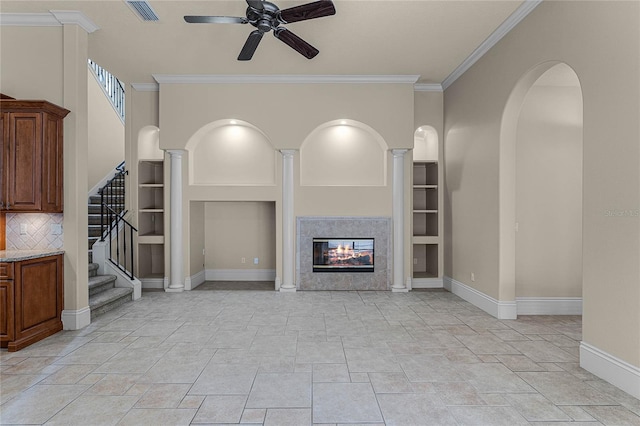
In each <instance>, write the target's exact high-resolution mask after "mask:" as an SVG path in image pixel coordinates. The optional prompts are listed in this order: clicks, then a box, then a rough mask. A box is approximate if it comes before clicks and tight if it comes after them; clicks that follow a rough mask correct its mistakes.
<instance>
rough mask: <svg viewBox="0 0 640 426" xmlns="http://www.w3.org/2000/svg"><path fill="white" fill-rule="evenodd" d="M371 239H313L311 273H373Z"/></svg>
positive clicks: (372, 244) (372, 240)
mask: <svg viewBox="0 0 640 426" xmlns="http://www.w3.org/2000/svg"><path fill="white" fill-rule="evenodd" d="M373 262H374V239H373V238H314V239H313V272H373V267H374V265H373Z"/></svg>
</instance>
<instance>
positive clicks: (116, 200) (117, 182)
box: [88, 175, 124, 263]
mask: <svg viewBox="0 0 640 426" xmlns="http://www.w3.org/2000/svg"><path fill="white" fill-rule="evenodd" d="M105 192H106V191H105ZM102 200H103V197H101V196H100V194H98V195H92V196H91V197H89V206H88V210H89V263H91V262H93V250H92V247H93V243H95V242H96V241H98V240H99V239H100V236H101V234H102V228H101V226H102V225H101V219H100V214H101V211H102V205H101V203H102ZM104 202H105V203H106V204H107V205H108V206H109V207H111V209H113V210H114V211H115V212H116V213H120V212H121V211H122V210H123V209H124V175H121V176H119V177H116V178H114V179H113V180H112V181H111V185H110V189H109V191H108V193H105V194H104ZM108 225H109V224H108V223H105V224H104V226H105V227H106V226H108Z"/></svg>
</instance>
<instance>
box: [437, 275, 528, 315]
mask: <svg viewBox="0 0 640 426" xmlns="http://www.w3.org/2000/svg"><path fill="white" fill-rule="evenodd" d="M443 284H444V288H445V289H446V290H448V291H450V292H451V293H453V294H455V295H456V296H459V297H461V298H462V299H464V300H466V301H467V302H469V303H471V304H472V305H475V306H477V307H478V308H480V309H482V310H483V311H485V312H486V313H488V314H490V315H493V316H494V317H496V318H498V319H516V318H517V311H516V302H515V301H513V302H511V301H509V302H503V301H500V300H496V299H494V298H493V297H490V296H487V295H486V294H484V293H482V292H480V291H478V290H476V289H475V288H473V287H469V286H468V285H466V284H464V283H461V282H460V281H456V280H454V279H453V278H451V277H444V278H443Z"/></svg>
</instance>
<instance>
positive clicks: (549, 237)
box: [516, 65, 582, 297]
mask: <svg viewBox="0 0 640 426" xmlns="http://www.w3.org/2000/svg"><path fill="white" fill-rule="evenodd" d="M557 67H560V65H558V66H557ZM557 67H554V68H551V69H550V70H549V71H547V73H545V76H546V75H547V74H549V73H553V72H554V70H555V69H556V68H557ZM542 78H544V77H542ZM575 84H576V86H573V87H570V86H544V85H540V82H536V84H535V85H534V86H533V87H532V88H531V89H530V90H529V93H527V96H526V98H525V102H524V104H523V106H522V111H521V113H520V118H519V120H518V129H517V132H518V133H517V141H516V222H517V224H518V228H517V229H518V231H517V233H516V297H581V296H582V93H581V91H580V87H579V85H578V84H579V83H578V81H577V77H576V81H575Z"/></svg>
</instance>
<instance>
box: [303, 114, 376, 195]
mask: <svg viewBox="0 0 640 426" xmlns="http://www.w3.org/2000/svg"><path fill="white" fill-rule="evenodd" d="M387 150H388V146H387V143H386V142H385V140H384V139H383V138H382V136H380V134H379V133H378V132H376V131H375V130H374V129H372V128H371V127H369V126H367V125H366V124H363V123H360V122H358V121H354V120H335V121H330V122H327V123H324V124H322V125H320V126H319V127H317V128H316V129H315V130H313V131H312V132H311V133H310V134H309V136H307V138H306V139H305V140H304V142H303V143H302V146H301V147H300V185H303V186H384V185H386V176H387Z"/></svg>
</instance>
